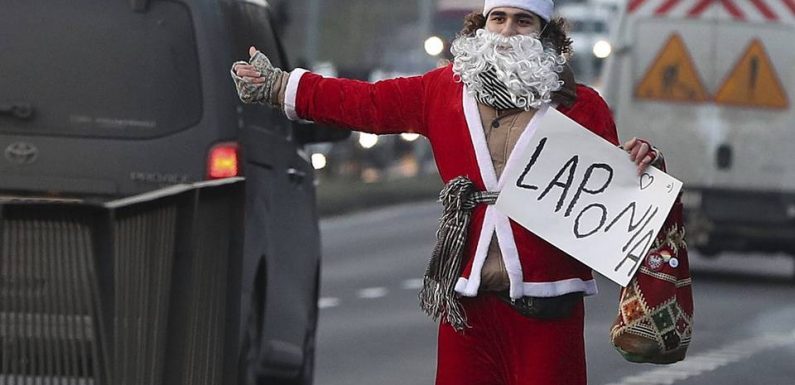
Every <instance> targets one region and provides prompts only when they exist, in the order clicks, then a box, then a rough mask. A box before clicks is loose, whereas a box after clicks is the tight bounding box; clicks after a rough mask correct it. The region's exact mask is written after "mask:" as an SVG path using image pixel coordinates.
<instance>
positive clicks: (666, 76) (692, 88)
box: [635, 34, 709, 103]
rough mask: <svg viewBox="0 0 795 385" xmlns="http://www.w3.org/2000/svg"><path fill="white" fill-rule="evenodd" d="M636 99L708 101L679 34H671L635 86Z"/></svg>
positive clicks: (702, 84)
mask: <svg viewBox="0 0 795 385" xmlns="http://www.w3.org/2000/svg"><path fill="white" fill-rule="evenodd" d="M635 97H636V98H638V99H652V100H663V101H672V102H688V103H693V102H706V101H707V100H709V94H708V93H707V91H706V88H705V87H704V83H702V82H701V78H700V77H699V76H698V71H697V70H696V66H695V65H694V64H693V59H692V57H691V56H690V53H689V52H688V51H687V47H686V46H685V43H684V41H682V38H681V37H680V36H679V35H678V34H674V35H672V36H671V37H670V38H669V39H668V42H667V43H665V46H664V47H663V49H662V50H661V51H660V53H659V54H657V58H656V59H654V61H653V62H652V64H651V67H649V69H648V70H647V71H646V74H645V75H643V78H642V80H641V81H640V82H639V83H638V84H637V86H636V87H635Z"/></svg>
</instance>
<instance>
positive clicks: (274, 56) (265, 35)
mask: <svg viewBox="0 0 795 385" xmlns="http://www.w3.org/2000/svg"><path fill="white" fill-rule="evenodd" d="M235 7H237V9H235V10H234V15H235V17H234V18H233V20H234V21H233V23H234V25H233V28H234V31H235V32H234V39H235V43H234V44H235V47H234V51H235V52H234V53H235V55H236V60H245V59H247V58H248V48H249V47H251V46H252V45H253V46H255V47H257V49H259V50H260V51H262V52H263V53H264V54H265V55H267V56H268V58H269V59H270V61H271V62H272V63H273V65H274V66H276V67H280V68H286V63H284V60H283V58H282V53H281V52H280V49H279V44H278V42H277V40H276V33H275V31H274V29H273V27H272V26H271V21H270V17H269V14H268V9H267V7H266V6H264V5H259V4H254V3H246V2H239V3H235Z"/></svg>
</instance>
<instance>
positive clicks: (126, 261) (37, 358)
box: [0, 178, 244, 385]
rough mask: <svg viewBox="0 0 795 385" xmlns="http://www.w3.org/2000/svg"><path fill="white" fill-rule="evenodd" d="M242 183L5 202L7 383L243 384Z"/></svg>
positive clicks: (2, 369) (0, 305)
mask: <svg viewBox="0 0 795 385" xmlns="http://www.w3.org/2000/svg"><path fill="white" fill-rule="evenodd" d="M243 204H244V198H243V181H242V179H240V178H237V179H229V180H223V181H213V182H202V183H198V184H194V185H180V186H174V187H170V188H166V189H163V190H158V191H155V192H152V193H147V194H143V195H139V196H135V197H131V198H126V199H122V200H117V201H113V202H107V203H54V202H42V201H38V202H25V201H16V202H8V203H2V204H0V384H1V385H32V384H48V385H49V384H57V385H61V384H64V385H67V384H69V385H72V384H96V385H106V384H107V385H157V384H164V385H179V384H184V385H221V384H235V383H237V371H238V354H239V352H238V350H239V324H240V316H239V311H240V310H239V309H240V270H241V259H242V235H243V230H242V229H243V225H242V215H243V213H242V211H243Z"/></svg>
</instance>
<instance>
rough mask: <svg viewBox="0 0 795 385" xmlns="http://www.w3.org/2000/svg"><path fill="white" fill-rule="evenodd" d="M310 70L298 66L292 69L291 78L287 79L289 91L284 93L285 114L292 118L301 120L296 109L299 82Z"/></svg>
mask: <svg viewBox="0 0 795 385" xmlns="http://www.w3.org/2000/svg"><path fill="white" fill-rule="evenodd" d="M307 72H309V71H307V70H305V69H302V68H296V69H294V70H292V71H290V78H289V80H287V91H286V92H285V94H284V114H285V115H286V116H287V118H288V119H290V120H300V119H301V118H300V117H299V116H298V113H297V112H296V110H295V103H296V99H297V98H298V84H299V83H300V82H301V78H302V77H303V76H304V74H305V73H307Z"/></svg>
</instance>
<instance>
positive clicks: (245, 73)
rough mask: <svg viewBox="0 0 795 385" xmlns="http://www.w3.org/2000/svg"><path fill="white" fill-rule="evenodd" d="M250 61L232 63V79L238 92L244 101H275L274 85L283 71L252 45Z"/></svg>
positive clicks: (263, 102) (265, 102)
mask: <svg viewBox="0 0 795 385" xmlns="http://www.w3.org/2000/svg"><path fill="white" fill-rule="evenodd" d="M249 56H250V58H249V61H248V62H244V61H239V62H235V63H234V64H233V65H232V71H231V74H232V79H233V80H234V82H235V87H236V88H237V94H238V96H239V97H240V100H241V101H243V102H244V103H260V104H271V105H273V104H274V103H273V102H274V100H273V99H274V96H273V95H272V91H273V86H274V84H275V83H276V81H279V80H280V77H281V74H282V73H283V71H282V70H281V69H279V68H276V67H274V66H273V64H271V62H270V60H268V58H267V57H266V56H265V54H263V53H262V52H260V51H259V50H257V48H256V47H254V46H252V47H251V48H249Z"/></svg>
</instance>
